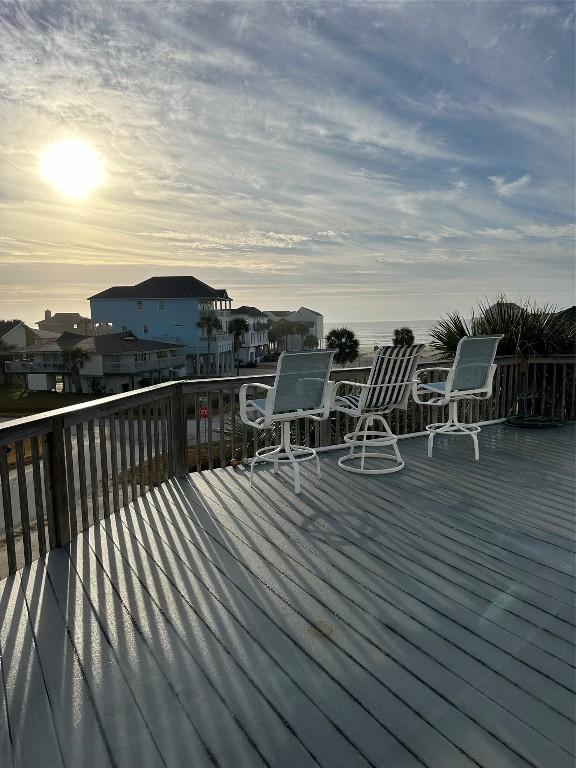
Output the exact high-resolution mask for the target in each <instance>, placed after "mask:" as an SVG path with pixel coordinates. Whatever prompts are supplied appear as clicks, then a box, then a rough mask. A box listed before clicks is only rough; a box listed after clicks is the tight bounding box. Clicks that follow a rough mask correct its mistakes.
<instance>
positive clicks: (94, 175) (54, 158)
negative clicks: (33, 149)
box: [40, 139, 103, 198]
mask: <svg viewBox="0 0 576 768" xmlns="http://www.w3.org/2000/svg"><path fill="white" fill-rule="evenodd" d="M40 171H41V173H42V176H43V177H44V178H45V179H46V180H47V181H48V182H50V184H52V186H53V187H55V188H56V189H57V190H58V191H59V192H62V193H63V194H65V195H66V196H68V197H74V198H82V197H85V196H86V195H87V194H88V193H89V192H91V191H92V190H93V189H95V188H96V187H97V186H99V185H100V184H101V183H102V178H103V173H102V163H101V161H100V158H99V157H98V155H97V153H96V152H95V151H94V150H93V149H92V148H91V147H89V146H88V145H87V144H85V143H84V142H82V141H80V140H78V139H67V140H66V141H59V142H57V143H55V144H50V145H49V146H48V147H46V149H45V150H44V152H43V153H42V160H41V163H40Z"/></svg>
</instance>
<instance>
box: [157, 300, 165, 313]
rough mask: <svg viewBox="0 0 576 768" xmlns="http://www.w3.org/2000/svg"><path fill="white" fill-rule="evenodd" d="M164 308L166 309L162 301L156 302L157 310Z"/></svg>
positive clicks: (162, 310) (161, 310) (160, 310)
mask: <svg viewBox="0 0 576 768" xmlns="http://www.w3.org/2000/svg"><path fill="white" fill-rule="evenodd" d="M165 309H166V307H165V306H164V302H163V301H159V302H158V311H159V312H164V310H165Z"/></svg>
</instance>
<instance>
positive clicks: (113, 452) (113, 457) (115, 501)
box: [108, 413, 120, 512]
mask: <svg viewBox="0 0 576 768" xmlns="http://www.w3.org/2000/svg"><path fill="white" fill-rule="evenodd" d="M108 421H109V427H110V471H111V475H112V477H111V478H110V479H111V481H112V506H113V509H114V512H118V510H119V509H120V494H119V493H118V439H117V435H116V414H115V413H113V414H112V416H110V418H109V420H108Z"/></svg>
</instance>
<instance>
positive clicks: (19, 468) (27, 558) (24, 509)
mask: <svg viewBox="0 0 576 768" xmlns="http://www.w3.org/2000/svg"><path fill="white" fill-rule="evenodd" d="M14 447H15V449H16V475H17V478H18V499H19V502H20V525H21V526H22V544H23V546H24V562H25V563H26V565H29V564H30V563H31V562H32V540H31V538H30V512H29V509H28V486H27V483H26V466H25V464H24V445H23V442H22V440H17V441H16V445H15V446H14Z"/></svg>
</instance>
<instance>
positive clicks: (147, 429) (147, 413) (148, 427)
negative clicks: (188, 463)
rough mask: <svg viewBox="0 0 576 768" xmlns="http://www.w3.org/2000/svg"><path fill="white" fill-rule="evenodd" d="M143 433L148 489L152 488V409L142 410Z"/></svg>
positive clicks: (148, 406) (147, 407)
mask: <svg viewBox="0 0 576 768" xmlns="http://www.w3.org/2000/svg"><path fill="white" fill-rule="evenodd" d="M144 419H145V424H144V433H145V435H146V464H147V469H148V488H149V489H151V488H153V487H154V459H153V453H152V407H151V406H150V405H147V406H146V407H145V408H144Z"/></svg>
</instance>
